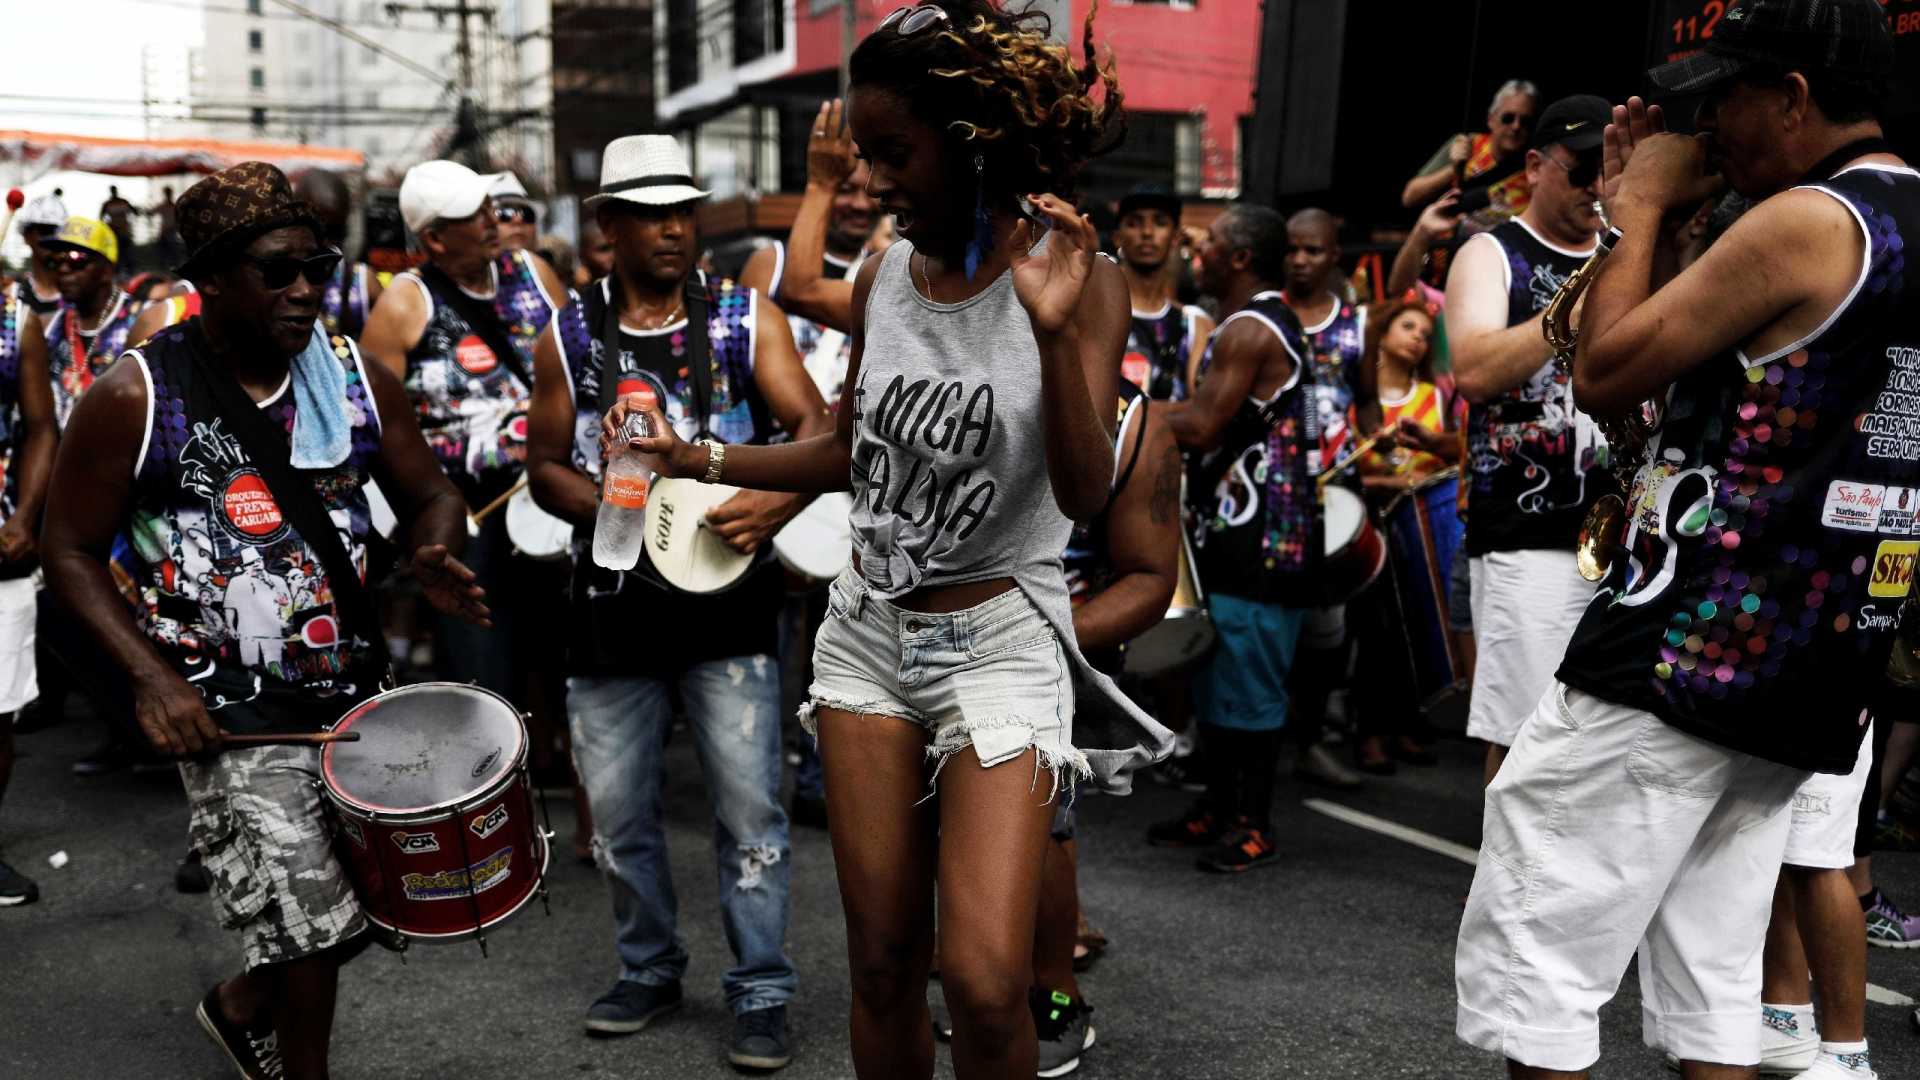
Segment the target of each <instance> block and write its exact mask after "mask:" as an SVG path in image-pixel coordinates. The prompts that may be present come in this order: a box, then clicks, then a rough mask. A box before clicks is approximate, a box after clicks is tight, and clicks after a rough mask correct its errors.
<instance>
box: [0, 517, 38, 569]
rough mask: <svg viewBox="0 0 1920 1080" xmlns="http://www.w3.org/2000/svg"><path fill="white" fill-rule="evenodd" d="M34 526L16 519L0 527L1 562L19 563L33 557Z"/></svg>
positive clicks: (18, 518) (23, 520)
mask: <svg viewBox="0 0 1920 1080" xmlns="http://www.w3.org/2000/svg"><path fill="white" fill-rule="evenodd" d="M34 550H35V547H34V540H33V526H32V525H31V524H29V523H28V522H27V520H26V519H25V518H20V517H15V518H11V519H9V520H8V521H7V523H6V524H5V525H4V526H0V562H9V563H17V562H20V561H22V560H25V559H29V558H32V557H33V553H34Z"/></svg>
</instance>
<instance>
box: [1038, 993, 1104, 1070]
mask: <svg viewBox="0 0 1920 1080" xmlns="http://www.w3.org/2000/svg"><path fill="white" fill-rule="evenodd" d="M1027 1001H1028V1004H1030V1005H1031V1006H1032V1007H1033V1030H1034V1034H1036V1035H1038V1036H1039V1039H1040V1054H1039V1057H1038V1059H1037V1060H1038V1063H1039V1066H1040V1068H1039V1072H1038V1075H1040V1076H1065V1075H1067V1074H1068V1073H1070V1072H1072V1071H1073V1070H1075V1069H1077V1068H1079V1067H1080V1055H1081V1054H1082V1053H1085V1052H1086V1051H1088V1050H1090V1049H1092V1048H1093V1006H1091V1005H1089V1004H1087V1003H1086V1002H1084V1001H1075V1000H1074V999H1073V998H1072V997H1070V996H1068V995H1067V994H1065V993H1062V992H1061V991H1059V990H1042V989H1040V988H1039V987H1037V986H1036V987H1034V988H1033V989H1031V990H1029V991H1028V992H1027Z"/></svg>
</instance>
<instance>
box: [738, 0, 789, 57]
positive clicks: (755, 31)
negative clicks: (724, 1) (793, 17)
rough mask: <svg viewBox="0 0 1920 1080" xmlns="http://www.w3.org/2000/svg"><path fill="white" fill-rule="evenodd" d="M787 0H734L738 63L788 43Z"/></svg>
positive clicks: (775, 49) (772, 51)
mask: <svg viewBox="0 0 1920 1080" xmlns="http://www.w3.org/2000/svg"><path fill="white" fill-rule="evenodd" d="M786 9H787V4H786V0H733V63H734V66H735V67H738V66H739V65H741V64H745V63H749V62H751V61H754V60H758V59H760V58H761V57H763V56H768V55H771V54H773V53H777V52H779V51H780V50H781V49H782V48H785V47H786V29H787V25H786V24H787V18H786V16H787V11H786Z"/></svg>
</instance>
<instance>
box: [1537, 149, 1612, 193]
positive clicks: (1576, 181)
mask: <svg viewBox="0 0 1920 1080" xmlns="http://www.w3.org/2000/svg"><path fill="white" fill-rule="evenodd" d="M1542 156H1543V157H1545V158H1546V159H1547V160H1548V161H1551V162H1553V163H1554V164H1555V165H1558V166H1560V168H1561V169H1563V170H1565V171H1566V174H1567V183H1569V184H1571V185H1573V186H1574V187H1577V188H1583V187H1588V186H1590V185H1591V184H1592V183H1593V182H1594V181H1595V180H1598V179H1600V155H1599V154H1581V155H1580V156H1579V158H1577V159H1576V160H1575V161H1574V163H1573V164H1571V165H1569V164H1567V163H1566V162H1564V161H1561V160H1560V159H1559V158H1557V157H1554V156H1553V155H1552V154H1544V155H1542Z"/></svg>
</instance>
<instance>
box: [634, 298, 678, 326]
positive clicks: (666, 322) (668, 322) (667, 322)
mask: <svg viewBox="0 0 1920 1080" xmlns="http://www.w3.org/2000/svg"><path fill="white" fill-rule="evenodd" d="M685 306H686V301H685V299H684V298H683V299H681V300H679V301H677V302H675V303H674V305H673V310H672V311H669V312H667V314H666V316H665V317H664V318H662V319H660V321H659V322H656V323H654V324H653V325H652V326H648V325H646V324H645V323H641V324H640V329H642V330H660V329H663V328H665V327H668V326H672V325H673V320H675V319H677V318H679V317H680V309H681V308H683V307H685Z"/></svg>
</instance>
